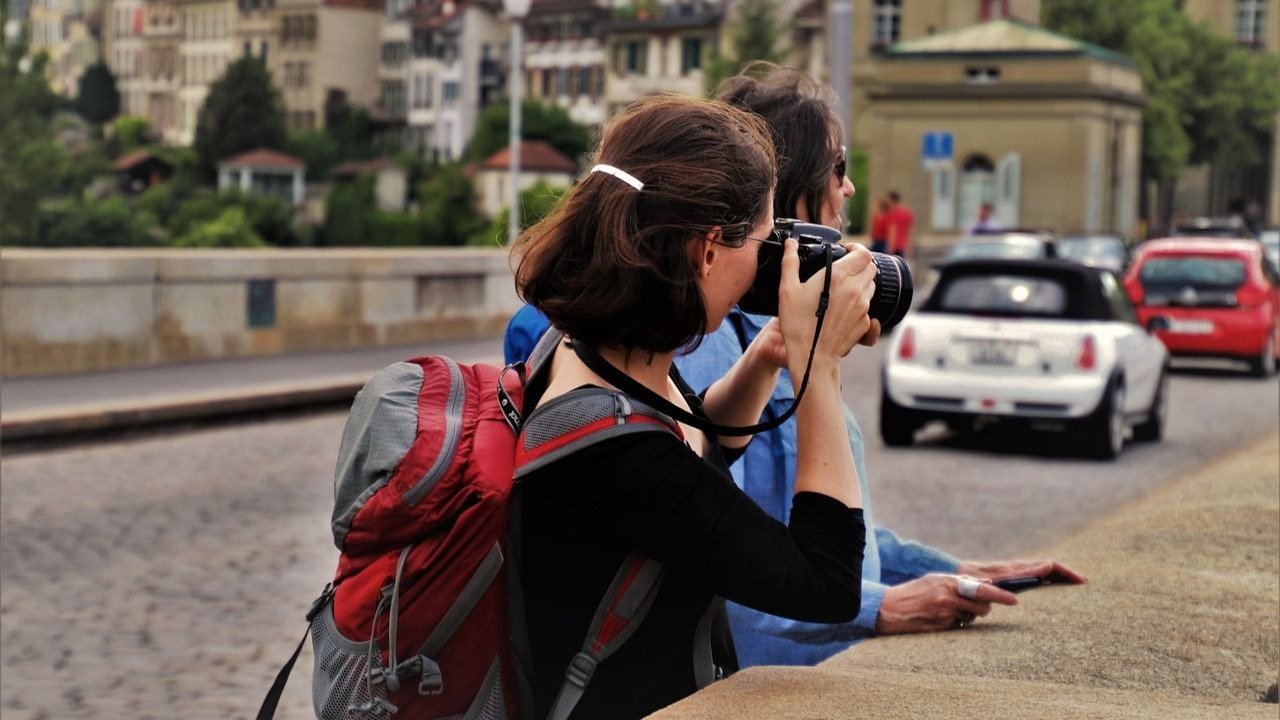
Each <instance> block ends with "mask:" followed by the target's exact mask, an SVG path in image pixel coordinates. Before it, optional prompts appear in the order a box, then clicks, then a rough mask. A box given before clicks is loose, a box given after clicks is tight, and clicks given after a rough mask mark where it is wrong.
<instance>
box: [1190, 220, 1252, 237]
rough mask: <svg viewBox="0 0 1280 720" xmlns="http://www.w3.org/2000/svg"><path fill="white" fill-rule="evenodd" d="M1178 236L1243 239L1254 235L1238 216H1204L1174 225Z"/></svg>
mask: <svg viewBox="0 0 1280 720" xmlns="http://www.w3.org/2000/svg"><path fill="white" fill-rule="evenodd" d="M1173 234H1174V235H1175V236H1177V237H1216V238H1237V239H1243V238H1248V237H1252V236H1251V235H1250V234H1249V228H1247V227H1245V224H1244V221H1243V220H1241V219H1240V218H1238V217H1218V218H1212V217H1202V218H1196V219H1195V220H1192V221H1190V222H1184V223H1180V224H1178V225H1176V226H1175V227H1174V232H1173Z"/></svg>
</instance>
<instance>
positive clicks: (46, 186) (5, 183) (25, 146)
mask: <svg viewBox="0 0 1280 720" xmlns="http://www.w3.org/2000/svg"><path fill="white" fill-rule="evenodd" d="M6 12H7V4H6V3H0V26H3V24H4V23H3V20H4V18H5V17H6V16H5V15H3V13H6ZM47 67H48V56H47V55H45V54H44V53H43V52H42V53H40V54H37V55H36V56H35V57H34V58H30V59H27V38H26V35H25V34H22V35H19V36H18V37H17V38H16V39H13V40H11V39H10V38H9V37H8V36H6V35H5V34H4V33H3V32H0V245H29V244H33V243H35V242H37V241H38V240H39V234H40V217H39V214H38V213H37V208H39V206H40V202H41V200H43V199H44V198H46V197H48V196H49V195H51V194H53V193H54V192H55V189H56V188H57V186H58V184H59V178H60V177H61V175H62V173H63V172H64V170H65V169H66V167H67V166H68V164H69V162H70V155H69V153H68V152H67V151H66V150H65V149H64V148H63V147H62V146H61V145H58V144H57V143H55V142H53V131H52V120H53V116H54V113H55V112H57V110H58V108H59V105H60V104H61V102H60V100H59V98H58V96H57V95H55V94H54V93H53V91H52V90H50V89H49V82H48V80H46V79H45V77H46V70H47Z"/></svg>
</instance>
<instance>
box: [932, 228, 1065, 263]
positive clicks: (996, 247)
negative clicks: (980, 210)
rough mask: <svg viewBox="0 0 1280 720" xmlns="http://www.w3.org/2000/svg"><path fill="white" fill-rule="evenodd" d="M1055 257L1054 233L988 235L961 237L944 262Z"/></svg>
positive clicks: (1001, 233) (988, 233) (993, 233)
mask: <svg viewBox="0 0 1280 720" xmlns="http://www.w3.org/2000/svg"><path fill="white" fill-rule="evenodd" d="M1051 257H1055V249H1054V238H1053V235H1052V234H1048V233H1043V232H1033V231H1021V230H1019V231H1009V232H987V233H979V234H976V235H968V236H965V237H962V238H960V239H959V240H957V241H956V242H955V244H954V245H952V246H951V248H950V249H949V250H947V254H946V257H944V258H943V262H944V263H949V262H953V261H956V260H973V259H992V260H993V259H1009V260H1033V259H1039V258H1051Z"/></svg>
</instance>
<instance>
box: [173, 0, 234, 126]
mask: <svg viewBox="0 0 1280 720" xmlns="http://www.w3.org/2000/svg"><path fill="white" fill-rule="evenodd" d="M177 7H178V11H179V12H180V13H181V14H182V43H181V44H180V45H179V48H178V63H179V66H180V68H181V78H182V79H181V82H180V84H179V87H178V98H177V107H178V123H177V127H176V128H175V129H174V131H173V132H172V134H171V138H172V139H171V142H173V143H176V144H179V145H190V144H191V142H192V141H193V140H194V139H195V136H196V121H197V119H198V118H199V116H200V108H201V107H202V106H203V105H204V99H205V97H207V96H208V94H209V86H210V85H212V84H213V83H214V81H216V80H217V79H218V78H220V77H222V74H223V72H225V71H226V69H227V66H228V65H230V64H231V62H232V61H233V60H235V59H236V57H237V56H238V52H237V47H236V34H235V18H236V3H235V0H179V2H178V3H177Z"/></svg>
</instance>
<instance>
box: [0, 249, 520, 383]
mask: <svg viewBox="0 0 1280 720" xmlns="http://www.w3.org/2000/svg"><path fill="white" fill-rule="evenodd" d="M518 306H519V303H518V300H517V298H516V295H515V290H514V287H513V283H512V276H511V267H510V264H509V261H508V256H507V253H506V252H505V251H504V250H500V249H493V250H487V249H469V248H456V249H455V248H431V249H333V250H327V249H326V250H318V249H295V250H151V249H148V250H138V249H130V250H101V249H94V250H5V251H3V252H0V313H2V315H0V319H2V321H3V322H2V323H0V344H2V348H3V350H2V356H3V363H2V365H0V375H2V376H4V377H22V376H33V375H55V374H66V373H81V372H93V371H101V370H114V369H119V368H128V367H139V366H146V365H156V364H164V363H177V362H189V361H197V360H212V359H219V358H229V357H245V356H258V355H275V354H283V353H290V352H300V351H315V350H335V349H350V348H358V347H368V346H371V345H396V344H406V343H414V342H420V341H424V340H433V339H446V338H470V337H481V336H486V335H497V334H500V333H501V331H502V328H503V326H504V325H505V323H506V321H507V318H508V317H510V315H511V313H512V312H513V311H514V310H515V309H516V308H517V307H518Z"/></svg>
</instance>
